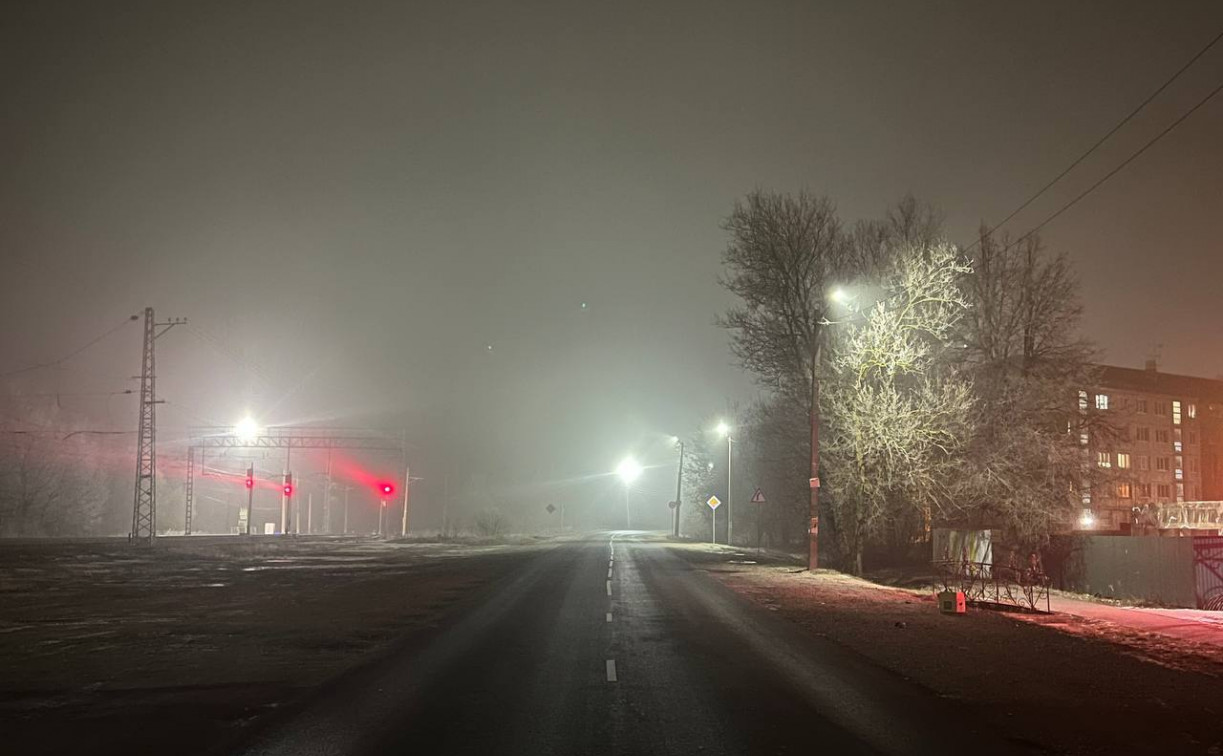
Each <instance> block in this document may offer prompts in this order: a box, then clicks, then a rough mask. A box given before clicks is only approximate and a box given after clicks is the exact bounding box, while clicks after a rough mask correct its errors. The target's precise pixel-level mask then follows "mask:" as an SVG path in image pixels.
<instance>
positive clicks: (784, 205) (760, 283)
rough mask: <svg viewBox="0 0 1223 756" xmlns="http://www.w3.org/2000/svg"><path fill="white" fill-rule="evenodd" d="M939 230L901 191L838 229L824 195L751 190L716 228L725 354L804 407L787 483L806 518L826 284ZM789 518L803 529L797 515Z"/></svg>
mask: <svg viewBox="0 0 1223 756" xmlns="http://www.w3.org/2000/svg"><path fill="white" fill-rule="evenodd" d="M939 227H940V219H939V217H938V214H937V213H935V212H934V210H933V209H932V208H931V207H930V206H929V205H925V204H922V203H919V202H918V201H917V200H915V199H913V198H912V197H905V198H904V199H903V200H901V202H899V203H898V204H897V205H896V206H895V207H894V208H892V209H891V210H890V211H889V212H888V213H887V214H886V215H885V217H884V218H883V219H882V220H868V221H860V222H859V223H857V224H856V225H855V226H854V228H853V231H852V232H851V233H847V232H846V231H845V230H844V228H843V227H842V224H841V222H840V220H839V219H838V217H837V213H836V210H835V208H834V206H833V204H832V202H831V201H830V200H829V199H828V198H826V197H818V196H814V195H811V194H808V193H805V192H804V193H800V194H798V195H785V194H773V193H764V192H754V193H752V194H749V195H748V196H747V197H746V198H745V199H744V200H743V201H742V202H739V203H737V204H736V205H735V209H734V211H733V212H732V213H731V215H730V217H729V218H728V219H727V220H726V222H725V224H724V228H725V229H726V231H727V232H728V233H729V234H730V237H731V240H730V244H729V245H728V247H727V250H726V253H725V255H724V262H725V266H726V272H725V274H724V276H723V278H722V280H721V283H722V285H723V286H724V287H725V288H726V289H727V290H728V291H730V292H731V293H733V294H735V295H736V296H737V297H738V298H739V299H740V300H741V302H742V304H741V305H740V306H738V307H735V308H732V309H731V310H729V311H728V312H727V313H726V315H725V316H724V317H723V318H722V319H721V320H720V321H719V324H720V325H721V326H723V327H724V328H726V329H727V330H729V331H730V332H731V348H732V351H733V352H734V353H735V355H736V356H737V357H738V358H739V360H740V363H741V364H742V365H743V366H744V367H745V368H747V369H748V370H749V371H750V372H752V373H753V374H754V375H755V376H756V378H757V380H758V381H759V382H760V384H761V385H762V386H763V387H764V388H766V389H767V390H768V391H769V392H770V393H771V394H774V395H776V396H777V397H778V400H779V401H780V402H782V403H783V404H786V405H788V406H790V407H793V408H795V411H797V410H798V408H800V407H801V408H803V409H805V411H806V414H807V422H806V426H805V434H804V435H806V437H807V443H806V446H807V449H808V453H807V455H806V458H805V459H806V464H805V466H804V468H803V469H802V470H801V472H800V471H799V470H798V469H797V468H796V469H795V470H794V473H797V474H798V477H797V482H796V483H795V485H802V486H803V487H804V490H806V491H807V500H808V507H809V511H808V513H809V514H815V512H814V511H810V508H811V507H813V506H814V489H811V488H809V487H808V486H807V481H806V478H808V477H816V476H818V475H819V470H818V469H817V464H818V459H817V456H818V455H817V453H816V450H817V448H818V436H819V423H818V421H817V419H818V407H819V406H820V401H819V385H820V381H821V380H823V378H824V377H826V376H827V374H828V368H827V365H826V364H825V363H826V362H827V360H826V359H825V360H821V332H822V330H823V328H824V325H825V323H826V322H827V321H828V319H829V316H830V314H831V313H830V306H831V305H830V303H829V296H828V295H829V293H830V290H831V289H833V288H834V287H837V286H853V285H854V284H859V283H869V282H873V281H875V280H877V279H878V278H879V276H880V275H881V274H882V272H883V271H885V270H887V269H888V268H889V264H890V260H891V258H892V257H893V256H894V255H895V254H896V250H897V249H899V248H901V247H908V248H926V247H929V246H930V242H931V241H932V240H933V239H934V238H936V236H937V234H938V229H939ZM786 427H787V429H788V431H789V432H791V433H792V432H793V431H794V430H796V428H791V427H790V424H787V425H786ZM797 440H798V439H797V438H794V439H791V442H797ZM783 489H784V490H787V491H788V490H790V487H789V486H783ZM833 523H834V524H835V520H833ZM795 524H796V525H797V526H799V527H801V528H802V531H801V532H805V530H806V517H805V516H804V517H803V518H802V519H801V520H798V521H796V523H795Z"/></svg>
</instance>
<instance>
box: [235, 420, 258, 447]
mask: <svg viewBox="0 0 1223 756" xmlns="http://www.w3.org/2000/svg"><path fill="white" fill-rule="evenodd" d="M234 435H235V436H237V437H238V440H239V441H241V442H242V443H244V444H248V443H250V442H251V441H254V440H255V437H257V436H258V435H259V425H258V424H257V423H255V419H254V418H253V417H251V416H250V415H247V416H246V417H244V418H242V419H241V420H239V421H238V423H237V424H236V425H235V426H234Z"/></svg>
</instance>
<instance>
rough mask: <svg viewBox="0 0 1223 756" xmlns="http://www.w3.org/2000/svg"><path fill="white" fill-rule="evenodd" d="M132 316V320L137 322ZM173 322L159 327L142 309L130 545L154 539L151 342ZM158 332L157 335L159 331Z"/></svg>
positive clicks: (154, 385)
mask: <svg viewBox="0 0 1223 756" xmlns="http://www.w3.org/2000/svg"><path fill="white" fill-rule="evenodd" d="M139 317H140V316H139V315H133V316H132V320H136V319H137V318H139ZM186 322H187V321H186V319H184V318H174V319H172V320H168V321H166V322H164V323H158V322H157V321H156V319H155V318H154V317H153V308H152V307H146V308H144V349H143V353H142V355H141V360H140V418H139V423H138V424H137V427H138V430H137V433H136V489H135V493H134V495H133V497H132V531H131V533H130V534H129V538H130V539H131V540H132V541H133V542H144V543H152V542H153V539H154V538H156V537H157V405H158V404H161V403H162V402H161V401H160V400H158V399H157V358H156V355H155V353H154V349H153V347H154V342H156V341H157V338H158V337H159V336H161V335H162V334H164V333H165V332H166V331H168V330H170V329H171V328H173V327H174V326H176V325H179V324H180V323H186ZM159 328H160V329H161V330H160V331H159V330H158V329H159Z"/></svg>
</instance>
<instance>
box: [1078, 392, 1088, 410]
mask: <svg viewBox="0 0 1223 756" xmlns="http://www.w3.org/2000/svg"><path fill="white" fill-rule="evenodd" d="M1079 409H1081V410H1085V409H1087V392H1086V391H1079Z"/></svg>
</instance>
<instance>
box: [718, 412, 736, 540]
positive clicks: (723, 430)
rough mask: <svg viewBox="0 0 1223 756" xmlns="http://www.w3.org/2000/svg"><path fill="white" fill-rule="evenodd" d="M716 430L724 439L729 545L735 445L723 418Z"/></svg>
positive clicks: (731, 527)
mask: <svg viewBox="0 0 1223 756" xmlns="http://www.w3.org/2000/svg"><path fill="white" fill-rule="evenodd" d="M717 431H718V435H719V436H722V437H723V438H725V439H726V545H727V546H729V545H730V544H731V540H730V538H731V535H732V534H733V532H734V522H735V518H734V513H735V511H734V503H733V502H734V500H735V496H734V494H733V493H732V492H731V488H730V486H731V482H732V479H731V465H732V460H733V459H734V454H733V450H734V445H735V439H734V437H733V436H731V435H730V426H729V425H727V424H726V421H725V420H723V421H721V422H719V423H718V428H717Z"/></svg>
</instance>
